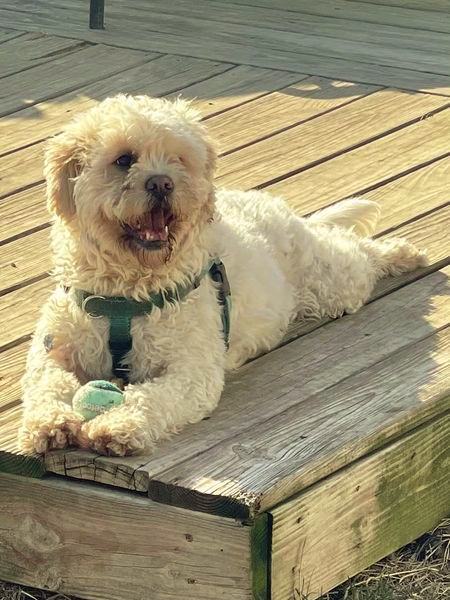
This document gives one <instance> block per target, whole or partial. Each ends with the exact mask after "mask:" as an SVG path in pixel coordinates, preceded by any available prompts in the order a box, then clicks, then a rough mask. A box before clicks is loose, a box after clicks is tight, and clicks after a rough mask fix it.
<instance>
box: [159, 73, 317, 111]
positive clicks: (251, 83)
mask: <svg viewBox="0 0 450 600" xmlns="http://www.w3.org/2000/svg"><path fill="white" fill-rule="evenodd" d="M306 77H307V75H304V74H302V73H288V72H287V71H276V70H273V69H262V68H259V67H252V66H249V65H237V66H236V67H234V68H233V69H230V70H228V71H227V72H226V73H223V74H221V75H219V76H215V77H212V78H211V79H207V80H206V81H200V82H198V83H194V84H193V85H191V86H188V87H185V88H184V89H183V90H180V91H179V92H177V93H174V94H171V95H169V97H171V98H176V97H178V96H179V94H180V93H181V95H182V96H183V97H184V98H189V99H193V101H194V106H195V107H196V108H197V110H199V111H200V112H201V113H202V115H203V117H204V118H208V117H210V116H212V115H215V114H217V113H220V112H223V111H225V110H228V109H229V108H233V107H234V106H239V105H242V104H244V103H246V102H249V101H250V100H255V99H256V98H259V97H260V96H265V95H266V94H268V93H269V92H272V91H274V90H278V89H281V88H283V87H285V86H286V85H289V84H293V83H296V82H298V81H300V80H302V79H305V78H306Z"/></svg>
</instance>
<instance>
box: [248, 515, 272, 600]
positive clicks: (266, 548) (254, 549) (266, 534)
mask: <svg viewBox="0 0 450 600" xmlns="http://www.w3.org/2000/svg"><path fill="white" fill-rule="evenodd" d="M271 546H272V515H270V514H269V513H262V514H261V515H258V516H257V517H256V518H255V520H254V522H253V525H252V531H251V561H252V582H253V590H252V591H253V600H270V598H271V595H270V584H271V582H270V577H269V574H270V566H271V565H270V561H271V557H270V551H271Z"/></svg>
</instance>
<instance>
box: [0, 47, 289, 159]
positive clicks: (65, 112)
mask: <svg viewBox="0 0 450 600" xmlns="http://www.w3.org/2000/svg"><path fill="white" fill-rule="evenodd" d="M130 67H131V68H127V69H125V70H123V71H121V72H120V73H117V74H115V75H111V76H109V77H106V78H104V79H102V80H101V81H97V80H94V81H93V82H91V83H89V84H88V85H83V87H80V88H79V89H77V90H76V91H75V92H69V93H66V94H62V95H58V97H57V98H56V99H55V98H50V99H49V100H45V101H43V102H39V103H37V104H36V105H34V106H32V107H30V108H23V109H22V110H20V111H18V112H16V113H14V114H13V115H10V116H5V117H3V119H1V121H0V153H6V152H9V151H11V150H14V149H17V148H20V147H21V146H24V145H29V144H31V143H33V142H38V141H40V140H43V139H44V138H46V137H48V136H49V135H53V134H55V133H57V132H58V131H60V130H61V128H62V127H63V125H64V124H66V123H67V121H68V120H69V119H70V118H71V117H73V116H75V114H77V113H80V112H83V111H85V110H88V109H89V108H91V107H92V106H95V104H97V102H98V101H100V100H103V99H104V98H107V97H108V96H111V95H114V94H117V93H119V92H121V93H129V94H149V95H151V96H161V95H164V94H168V93H171V92H174V91H175V90H176V91H177V94H176V95H178V93H179V90H180V89H183V88H185V87H186V86H188V87H189V86H191V85H192V84H193V83H195V82H198V81H199V80H200V81H203V80H208V79H209V78H214V77H217V76H219V75H220V76H221V77H222V76H224V75H225V74H226V72H227V70H228V69H230V67H231V65H227V64H224V63H217V62H213V61H208V60H200V59H196V58H180V57H179V56H161V57H159V58H156V59H155V60H152V61H150V62H146V63H144V64H140V65H138V66H132V65H130ZM222 74H224V75H222ZM286 75H287V74H286V73H284V74H281V83H280V87H283V85H284V83H285V82H286V83H289V81H292V80H293V79H295V80H296V79H298V78H299V76H298V75H295V76H293V75H291V74H289V78H287V77H286ZM277 77H278V76H276V77H275V76H273V79H277ZM286 79H288V81H286ZM215 81H217V80H216V79H214V82H215ZM214 82H213V84H212V85H211V87H214ZM255 86H256V87H257V83H255ZM203 90H204V93H206V94H207V93H208V84H207V83H206V81H204V83H203ZM224 93H226V87H225V90H224ZM6 134H8V135H6Z"/></svg>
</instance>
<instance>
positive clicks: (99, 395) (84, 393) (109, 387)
mask: <svg viewBox="0 0 450 600" xmlns="http://www.w3.org/2000/svg"><path fill="white" fill-rule="evenodd" d="M122 402H123V392H122V390H121V389H120V388H118V387H117V385H115V384H114V383H111V382H110V381H103V380H101V379H100V380H98V381H89V383H86V385H83V387H81V388H80V389H79V390H78V391H77V393H76V394H75V396H74V398H73V402H72V406H73V409H74V411H75V412H77V413H78V414H79V415H82V416H83V417H84V418H85V419H86V421H90V420H91V419H94V418H95V417H97V416H98V415H101V414H103V413H105V412H107V411H108V410H111V408H114V407H115V406H120V405H121V404H122Z"/></svg>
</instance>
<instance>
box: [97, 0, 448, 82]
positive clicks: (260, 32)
mask: <svg viewBox="0 0 450 600" xmlns="http://www.w3.org/2000/svg"><path fill="white" fill-rule="evenodd" d="M261 12H262V11H261V9H256V10H255V9H254V8H249V7H242V6H241V7H240V8H239V9H238V10H236V9H235V17H234V18H232V19H230V16H229V14H230V10H229V8H228V5H226V4H225V5H223V4H217V3H213V4H211V3H210V2H203V1H202V0H199V1H198V2H196V3H195V5H194V6H192V4H191V3H190V2H189V1H188V0H175V2H172V3H171V6H170V8H168V7H167V3H164V1H163V0H156V1H155V2H152V5H151V6H149V5H148V3H147V2H145V1H143V2H134V3H133V4H132V5H131V6H129V7H127V11H126V15H124V12H123V9H122V7H120V6H117V5H116V6H114V5H112V7H111V10H110V13H109V18H110V21H111V22H112V23H114V21H115V22H116V23H121V24H123V23H124V21H126V25H125V26H126V28H127V30H128V31H130V30H131V29H133V30H135V31H137V32H148V31H149V30H150V31H157V32H161V33H165V34H166V35H167V34H172V33H173V32H178V33H179V35H180V36H183V37H185V38H187V39H188V40H191V41H192V38H193V37H194V35H195V34H201V35H202V37H201V40H202V42H206V43H208V45H209V44H211V45H212V43H213V42H215V43H216V44H218V45H220V46H224V47H227V46H228V45H229V43H230V42H232V43H233V45H234V46H235V47H236V46H238V45H239V46H240V51H241V54H242V53H244V54H245V53H246V52H247V48H248V47H249V46H250V47H253V48H259V49H260V50H261V51H267V50H268V49H274V48H275V49H276V50H278V51H282V52H285V53H288V52H291V53H292V52H295V53H301V54H304V55H312V56H313V57H314V58H316V57H332V58H337V59H344V60H351V61H353V62H355V63H370V64H377V65H386V66H391V67H392V66H393V67H402V68H405V69H413V70H415V71H426V72H432V73H441V74H449V67H450V65H449V63H448V60H447V59H446V57H445V50H446V49H447V50H450V37H447V38H445V43H443V44H442V47H441V48H440V50H439V51H438V52H435V51H432V50H430V49H429V48H428V49H427V50H426V51H425V52H424V51H422V50H416V49H414V48H411V46H409V47H408V46H407V45H406V47H404V46H397V47H392V46H390V45H387V44H386V40H385V38H384V37H382V36H380V37H381V39H380V37H379V36H378V32H377V28H376V27H372V35H371V36H370V37H366V39H359V40H357V41H354V40H352V39H348V38H347V36H345V34H341V35H340V36H338V37H334V36H327V35H325V36H324V35H322V31H321V29H320V27H315V28H314V30H313V32H311V31H306V32H305V30H304V27H302V28H301V29H300V28H298V27H294V26H293V24H290V25H289V26H286V25H285V24H284V20H283V23H282V25H281V27H280V22H279V19H278V18H277V17H278V16H279V13H278V12H273V10H272V11H263V12H264V14H262V15H261V14H260V13H261ZM210 13H212V15H211V16H210ZM224 15H227V16H225V18H223V16H224ZM295 16H296V15H294V17H295ZM286 18H289V15H288V14H286V13H285V19H286ZM226 21H232V22H226ZM208 25H209V27H208ZM187 31H188V32H189V33H188V34H187ZM243 39H245V40H246V43H245V46H244V45H243V44H242V40H243ZM368 40H370V41H368ZM243 46H244V47H243ZM212 48H214V47H212Z"/></svg>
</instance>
